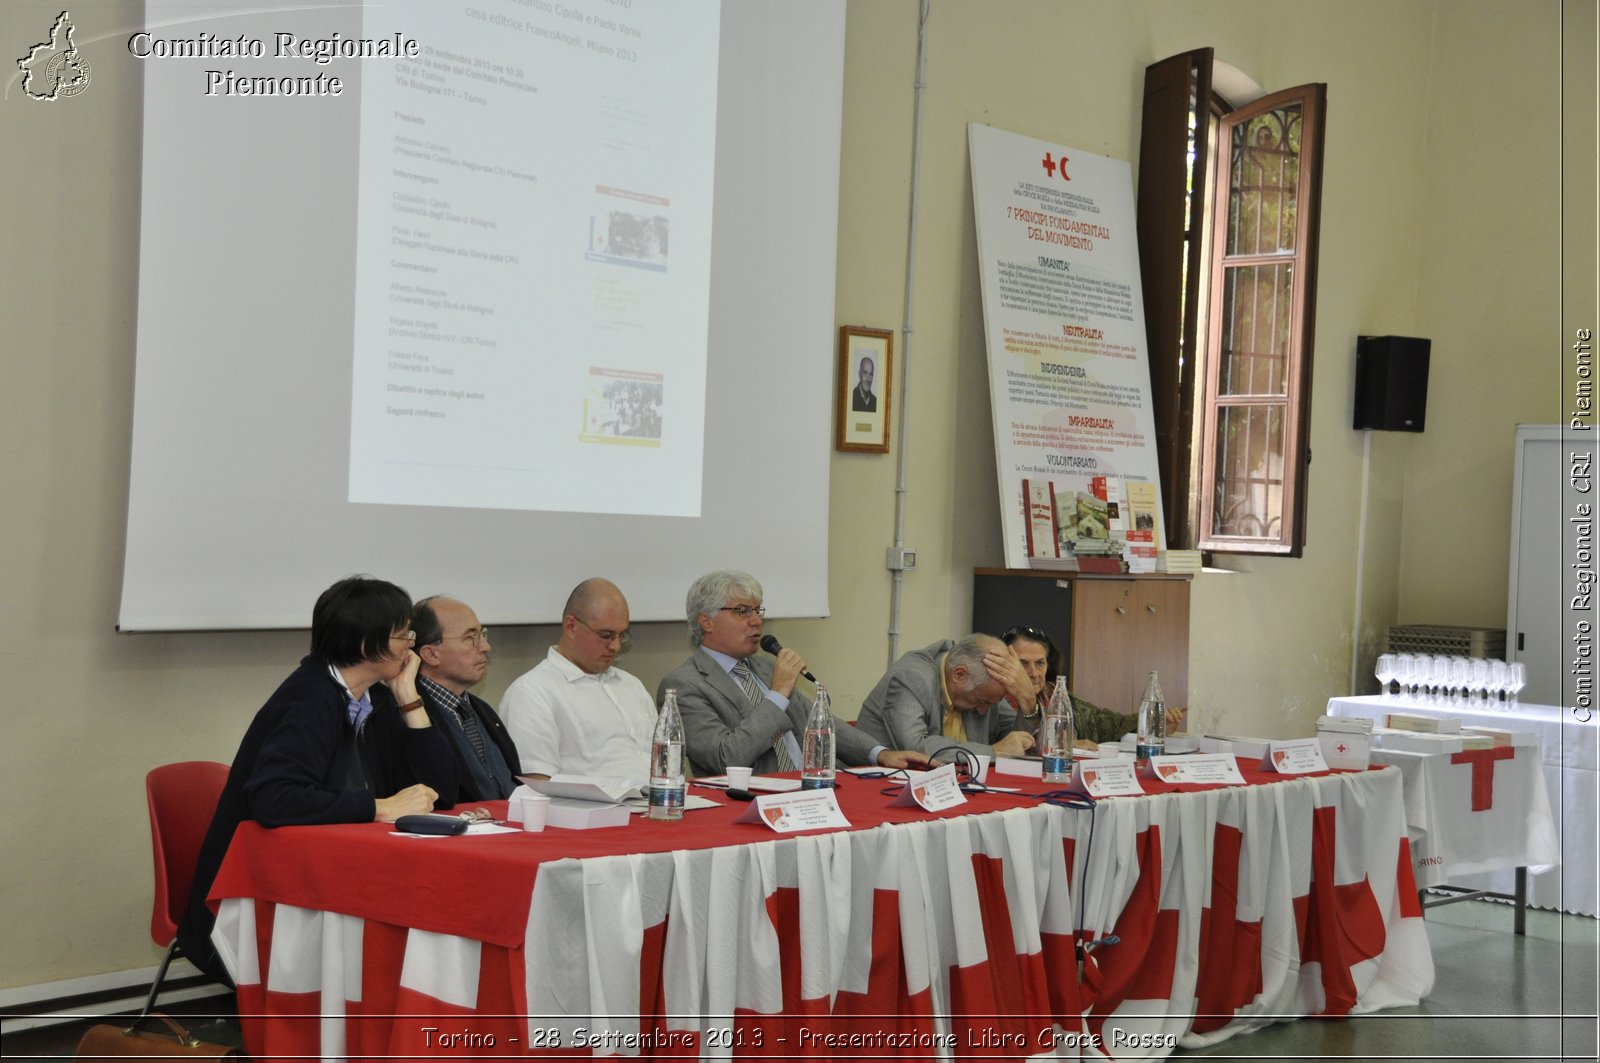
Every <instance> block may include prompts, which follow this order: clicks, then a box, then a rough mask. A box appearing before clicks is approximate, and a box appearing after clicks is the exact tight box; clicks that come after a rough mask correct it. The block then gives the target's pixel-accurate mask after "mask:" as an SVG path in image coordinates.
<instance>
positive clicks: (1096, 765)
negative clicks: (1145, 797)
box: [1073, 757, 1144, 797]
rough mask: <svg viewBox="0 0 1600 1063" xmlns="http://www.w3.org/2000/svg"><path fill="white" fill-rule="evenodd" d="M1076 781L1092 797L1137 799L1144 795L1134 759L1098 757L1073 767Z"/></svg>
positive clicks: (1082, 761) (1081, 761)
mask: <svg viewBox="0 0 1600 1063" xmlns="http://www.w3.org/2000/svg"><path fill="white" fill-rule="evenodd" d="M1073 771H1074V779H1073V781H1074V782H1076V783H1077V784H1078V785H1079V786H1081V787H1082V788H1083V791H1084V792H1085V793H1087V794H1088V795H1089V796H1090V797H1137V796H1138V795H1140V794H1142V793H1144V787H1143V786H1141V785H1140V784H1139V775H1138V771H1137V766H1136V764H1135V762H1134V759H1133V758H1132V757H1096V758H1094V759H1092V760H1087V761H1084V760H1080V761H1078V762H1077V763H1076V764H1075V765H1074V766H1073Z"/></svg>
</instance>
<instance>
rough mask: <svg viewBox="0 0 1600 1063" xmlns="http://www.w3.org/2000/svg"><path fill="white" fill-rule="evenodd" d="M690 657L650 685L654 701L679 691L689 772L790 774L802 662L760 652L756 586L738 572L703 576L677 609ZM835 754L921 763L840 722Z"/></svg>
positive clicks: (802, 707) (789, 654) (799, 720)
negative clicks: (681, 610) (733, 770)
mask: <svg viewBox="0 0 1600 1063" xmlns="http://www.w3.org/2000/svg"><path fill="white" fill-rule="evenodd" d="M684 607H685V612H686V613H687V616H688V620H689V640H690V641H691V642H693V643H694V645H695V651H694V652H693V653H691V654H690V655H689V658H688V660H686V661H684V662H683V663H682V664H680V665H679V666H678V667H677V668H675V669H673V670H672V672H671V673H669V674H668V675H667V677H666V678H665V679H663V680H662V681H661V684H660V685H659V686H658V687H656V704H658V705H659V704H661V702H662V701H664V700H665V699H666V693H667V691H668V690H669V689H671V690H676V691H677V692H678V711H679V712H680V713H681V714H682V716H683V735H684V744H685V747H686V750H687V752H688V754H689V760H690V761H691V762H692V763H693V765H694V767H695V770H696V771H698V772H701V773H706V774H720V773H721V772H724V771H726V770H727V768H728V766H729V765H734V766H736V767H743V766H749V767H751V768H754V769H755V771H756V774H758V775H760V774H764V773H768V772H775V771H778V772H782V771H798V770H799V768H800V739H801V737H802V736H803V735H804V734H805V727H806V717H807V716H809V715H810V713H811V699H810V698H808V697H806V696H805V695H804V694H800V693H797V692H796V691H795V683H796V681H797V680H798V679H799V678H800V676H801V674H802V673H804V672H805V670H806V662H805V661H804V660H803V659H802V658H801V657H800V655H799V654H798V653H795V652H794V651H793V650H791V649H784V650H783V651H782V652H780V653H779V654H778V656H777V658H776V659H773V658H770V657H757V656H756V651H757V650H759V649H760V648H761V631H762V620H761V618H762V616H763V615H764V614H765V613H766V609H765V608H764V607H763V606H762V604H761V584H760V583H759V582H757V581H756V578H755V577H754V576H752V575H750V574H749V573H746V572H726V571H723V572H708V573H707V574H706V575H704V576H701V577H700V578H699V579H697V580H695V582H694V586H692V587H690V588H689V595H688V598H687V599H686V601H685V603H684ZM834 730H835V734H836V738H835V742H834V746H835V749H834V752H835V754H836V756H837V757H838V759H839V760H840V761H842V762H843V763H844V764H846V765H849V766H858V765H863V764H876V765H878V766H879V767H883V768H888V769H893V768H923V767H926V766H927V764H928V758H927V757H924V756H923V755H922V754H920V753H914V752H910V751H907V750H901V749H885V748H884V747H883V746H882V745H880V744H879V743H878V742H876V741H874V740H873V739H872V738H870V737H868V736H867V735H866V734H864V733H862V732H860V731H858V730H857V729H856V728H854V727H851V726H850V724H849V723H847V722H846V721H844V720H840V719H838V718H837V717H835V719H834Z"/></svg>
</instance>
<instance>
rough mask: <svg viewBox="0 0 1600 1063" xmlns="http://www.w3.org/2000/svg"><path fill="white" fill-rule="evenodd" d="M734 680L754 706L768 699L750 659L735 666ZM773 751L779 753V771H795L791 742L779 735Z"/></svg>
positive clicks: (773, 745)
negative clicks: (790, 751)
mask: <svg viewBox="0 0 1600 1063" xmlns="http://www.w3.org/2000/svg"><path fill="white" fill-rule="evenodd" d="M732 675H733V681H734V682H736V683H738V684H739V689H740V690H743V691H744V696H745V698H746V699H748V700H749V702H750V704H751V705H752V706H755V705H759V704H761V703H762V702H763V701H765V700H766V699H767V696H766V694H764V693H762V690H761V684H760V683H758V682H756V674H755V672H754V671H752V670H751V668H750V662H749V661H748V660H742V661H740V662H739V663H738V664H736V665H734V666H733V672H732ZM772 751H773V752H774V753H776V754H777V755H778V770H779V771H794V758H793V757H791V756H789V743H787V742H785V741H784V740H783V735H781V734H780V735H779V736H778V738H777V741H775V742H773V743H772Z"/></svg>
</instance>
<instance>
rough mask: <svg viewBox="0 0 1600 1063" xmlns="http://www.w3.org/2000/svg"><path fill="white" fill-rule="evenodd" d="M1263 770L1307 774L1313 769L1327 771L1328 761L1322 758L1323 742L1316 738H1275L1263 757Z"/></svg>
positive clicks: (1284, 773) (1285, 773) (1287, 773)
mask: <svg viewBox="0 0 1600 1063" xmlns="http://www.w3.org/2000/svg"><path fill="white" fill-rule="evenodd" d="M1261 770H1262V771H1275V772H1278V773H1280V774H1283V775H1305V774H1306V773H1308V772H1313V771H1327V770H1328V762H1327V761H1325V760H1323V759H1322V743H1321V742H1319V741H1317V740H1316V739H1315V738H1290V739H1286V740H1284V741H1279V740H1277V739H1273V741H1272V744H1271V745H1270V746H1268V747H1267V755H1266V756H1264V757H1262V758H1261Z"/></svg>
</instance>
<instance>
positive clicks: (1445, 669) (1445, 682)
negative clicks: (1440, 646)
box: [1428, 653, 1450, 701]
mask: <svg viewBox="0 0 1600 1063" xmlns="http://www.w3.org/2000/svg"><path fill="white" fill-rule="evenodd" d="M1428 685H1429V686H1430V687H1432V688H1433V699H1434V700H1435V701H1444V700H1445V695H1446V694H1448V693H1449V692H1450V658H1449V657H1446V656H1445V655H1444V654H1442V653H1436V654H1434V655H1433V671H1432V675H1431V676H1430V677H1429V679H1428Z"/></svg>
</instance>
